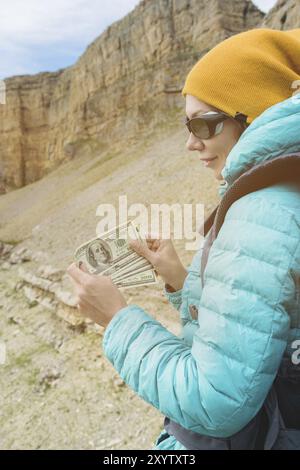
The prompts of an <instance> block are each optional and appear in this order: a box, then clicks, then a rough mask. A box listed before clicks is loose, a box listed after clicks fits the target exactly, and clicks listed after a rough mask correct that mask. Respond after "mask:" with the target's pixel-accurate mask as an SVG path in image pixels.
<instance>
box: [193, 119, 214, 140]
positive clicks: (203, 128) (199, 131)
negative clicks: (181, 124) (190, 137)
mask: <svg viewBox="0 0 300 470" xmlns="http://www.w3.org/2000/svg"><path fill="white" fill-rule="evenodd" d="M190 125H191V129H192V132H193V134H194V135H195V136H196V137H199V138H200V139H209V137H210V133H209V128H208V125H207V123H206V122H205V121H204V119H192V121H191V122H190Z"/></svg>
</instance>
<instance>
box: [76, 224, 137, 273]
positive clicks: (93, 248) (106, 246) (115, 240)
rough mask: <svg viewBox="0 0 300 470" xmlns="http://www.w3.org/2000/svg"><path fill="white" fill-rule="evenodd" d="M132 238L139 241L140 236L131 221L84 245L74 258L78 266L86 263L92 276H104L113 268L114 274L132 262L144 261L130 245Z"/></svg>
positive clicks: (78, 249)
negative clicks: (104, 273) (105, 272)
mask: <svg viewBox="0 0 300 470" xmlns="http://www.w3.org/2000/svg"><path fill="white" fill-rule="evenodd" d="M132 238H133V239H137V238H138V234H137V231H136V229H135V225H134V224H133V223H132V221H129V222H127V223H125V224H122V225H120V226H118V227H114V228H113V229H112V230H110V231H108V232H105V233H104V234H102V235H101V236H99V237H97V238H93V239H92V240H89V241H87V242H85V243H83V244H82V245H81V246H80V247H79V248H77V250H76V252H75V254H74V258H75V260H76V262H77V265H78V266H80V264H81V263H84V264H85V266H86V268H87V270H88V271H89V272H90V273H91V274H100V273H101V274H102V273H103V272H104V271H106V270H107V269H109V268H112V271H111V272H112V273H113V272H116V271H117V270H118V269H122V268H124V267H125V266H126V265H129V264H130V263H131V262H134V261H136V260H138V259H143V258H142V257H141V256H139V255H138V254H137V253H136V252H135V251H134V250H132V249H131V248H130V246H129V245H128V241H129V239H132ZM108 274H109V273H108Z"/></svg>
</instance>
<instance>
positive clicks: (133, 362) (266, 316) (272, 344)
mask: <svg viewBox="0 0 300 470" xmlns="http://www.w3.org/2000/svg"><path fill="white" fill-rule="evenodd" d="M299 243H300V242H299V221H298V222H297V221H296V218H295V214H293V213H292V212H288V211H287V210H286V209H285V208H283V207H281V206H280V205H279V204H273V203H272V200H271V199H270V198H268V197H263V196H261V197H259V196H258V195H257V196H256V197H255V193H253V194H252V195H247V196H245V197H243V198H241V199H239V200H238V201H236V202H235V203H234V204H233V205H232V206H231V208H230V209H229V211H228V213H227V216H226V218H225V221H224V224H223V226H222V228H221V230H220V232H219V235H218V237H217V239H216V240H215V242H214V244H213V246H212V248H211V251H210V255H209V259H208V263H207V267H206V271H205V285H204V288H203V291H202V295H201V298H200V302H199V318H198V322H199V328H198V329H197V331H196V332H195V334H194V338H193V343H192V346H191V347H189V346H187V345H185V344H184V343H183V342H182V340H180V339H179V338H178V337H177V336H175V335H173V334H172V333H171V332H169V331H168V330H167V329H166V328H164V327H163V326H162V325H161V324H160V323H159V322H158V321H156V320H155V319H153V318H152V317H151V316H150V315H149V314H148V313H147V312H146V311H145V310H143V309H142V308H140V307H139V306H137V305H129V306H127V307H125V308H123V309H121V310H120V311H119V312H118V313H117V314H116V315H115V317H114V318H113V319H112V320H111V322H110V323H109V325H108V327H107V328H106V330H105V333H104V337H103V350H104V353H105V355H106V356H107V358H108V359H109V361H110V362H111V363H112V364H113V366H114V367H115V369H116V370H117V371H118V373H119V374H120V376H121V377H122V378H123V380H124V381H125V382H126V383H127V384H128V386H130V387H131V388H132V389H133V390H134V391H135V392H136V393H137V394H138V395H139V396H140V397H142V398H143V399H144V400H145V401H147V402H148V403H150V404H152V405H153V406H155V407H156V408H157V409H159V410H160V411H161V412H162V413H163V414H164V415H166V416H168V417H170V418H171V419H173V420H174V421H176V422H178V423H180V424H181V425H182V426H184V427H186V428H187V429H191V430H194V431H196V432H199V433H202V434H206V435H212V436H216V437H228V436H230V435H232V434H234V433H235V432H237V431H239V430H240V429H241V428H243V427H244V426H245V425H246V424H247V423H248V422H249V420H250V419H251V418H252V417H253V416H254V415H255V414H256V413H257V412H258V410H259V409H260V407H261V406H262V403H263V401H264V399H265V397H266V395H267V393H268V390H269V388H270V386H271V385H272V382H273V380H274V378H275V375H276V372H277V369H278V367H279V364H280V361H281V358H282V355H283V353H284V350H285V348H286V344H287V336H288V329H289V321H290V320H289V315H288V312H287V309H286V306H287V305H288V303H289V302H290V301H291V299H292V298H293V297H294V296H295V284H294V279H293V277H292V276H291V272H290V271H291V265H292V263H293V262H294V260H295V259H296V260H298V266H297V269H300V268H299V264H300V248H299Z"/></svg>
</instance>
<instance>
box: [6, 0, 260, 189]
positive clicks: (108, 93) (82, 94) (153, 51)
mask: <svg viewBox="0 0 300 470" xmlns="http://www.w3.org/2000/svg"><path fill="white" fill-rule="evenodd" d="M263 16H264V15H263V13H262V12H260V11H259V10H258V9H257V8H256V7H255V6H254V5H253V4H252V2H251V1H249V0H227V1H226V2H224V1H223V0H211V1H210V2H207V1H205V0H155V1H153V0H143V1H141V3H140V4H139V5H138V6H137V7H136V8H135V9H134V10H133V11H132V12H131V13H129V14H128V15H127V16H125V17H124V18H123V19H122V20H120V21H117V22H115V23H114V24H112V25H111V26H110V27H108V28H107V29H106V30H105V31H104V32H103V34H101V36H99V37H98V38H97V39H96V40H95V41H94V42H93V43H91V44H90V45H89V46H88V48H87V49H86V51H85V52H84V54H83V55H82V56H81V57H80V58H79V59H78V61H77V62H76V63H75V64H74V65H73V66H71V67H68V68H66V69H61V70H59V71H57V72H53V73H49V72H45V73H39V74H37V75H32V76H30V75H23V76H16V77H11V78H9V79H6V80H5V84H6V90H7V93H6V104H5V105H0V137H1V138H0V193H1V192H2V193H3V192H7V191H10V190H12V189H14V188H18V187H22V186H24V185H26V184H29V183H31V182H34V181H36V180H38V179H40V178H41V177H43V176H44V175H45V174H47V173H48V172H49V171H51V170H53V169H54V168H55V167H57V166H58V165H59V164H61V163H62V162H64V161H66V160H69V159H72V158H76V156H78V155H80V154H81V153H85V154H86V153H87V152H91V153H95V152H98V153H99V154H101V152H105V150H107V149H108V148H109V149H110V150H111V149H112V148H116V149H117V148H122V146H124V145H126V146H128V145H130V144H131V143H132V142H133V141H134V140H137V139H140V138H142V136H143V135H145V133H146V134H147V135H149V133H150V132H151V131H152V130H153V129H154V128H155V127H156V126H158V125H160V124H163V122H164V120H165V119H166V117H169V118H170V119H172V111H173V110H175V111H176V109H178V108H180V109H182V106H183V101H182V96H181V94H180V91H181V89H182V86H183V83H184V78H185V76H186V74H187V72H188V70H189V69H190V68H191V66H192V65H193V64H194V63H195V62H196V61H197V60H198V59H199V58H200V57H201V56H202V55H203V54H205V53H206V52H207V51H209V50H210V49H211V48H212V47H213V46H214V45H216V44H217V43H218V42H220V41H222V40H223V39H225V38H226V37H229V36H230V35H232V34H236V33H239V32H241V31H243V30H248V29H252V28H255V27H258V26H259V25H260V24H261V21H262V19H263Z"/></svg>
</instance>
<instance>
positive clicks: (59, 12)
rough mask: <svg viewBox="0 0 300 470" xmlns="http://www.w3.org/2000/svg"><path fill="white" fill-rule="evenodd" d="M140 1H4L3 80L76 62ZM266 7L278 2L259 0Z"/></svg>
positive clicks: (0, 32) (0, 26)
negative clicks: (106, 30)
mask: <svg viewBox="0 0 300 470" xmlns="http://www.w3.org/2000/svg"><path fill="white" fill-rule="evenodd" d="M154 1H156V0H154ZM138 3H140V0H50V1H49V0H26V1H24V0H0V11H1V15H0V58H1V60H0V79H3V78H6V77H9V76H13V75H21V74H34V73H38V72H44V71H55V70H58V69H60V68H64V67H67V66H69V65H72V64H73V63H74V62H76V60H77V58H78V57H79V56H80V55H81V54H82V53H83V52H84V51H85V49H86V48H87V46H88V45H89V44H90V43H91V42H92V41H93V40H94V39H96V37H98V36H99V35H100V34H101V33H102V32H103V31H104V30H105V29H106V28H107V27H108V26H109V25H111V24H112V23H113V22H115V21H117V20H119V19H121V18H123V17H124V16H125V15H126V14H128V13H129V12H130V11H132V10H133V8H134V7H135V6H136V5H137V4H138ZM254 3H255V4H256V5H258V6H259V8H261V9H262V10H263V11H267V10H268V9H269V8H270V7H272V6H273V5H274V3H275V0H255V1H254Z"/></svg>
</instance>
